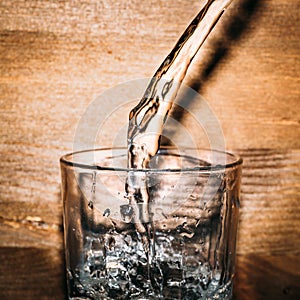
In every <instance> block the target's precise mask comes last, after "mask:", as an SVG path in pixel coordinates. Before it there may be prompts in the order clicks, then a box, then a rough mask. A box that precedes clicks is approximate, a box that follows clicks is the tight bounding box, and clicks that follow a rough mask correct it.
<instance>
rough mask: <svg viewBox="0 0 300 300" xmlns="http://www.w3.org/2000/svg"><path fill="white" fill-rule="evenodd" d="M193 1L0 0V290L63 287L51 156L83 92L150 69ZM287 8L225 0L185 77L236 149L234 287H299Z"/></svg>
mask: <svg viewBox="0 0 300 300" xmlns="http://www.w3.org/2000/svg"><path fill="white" fill-rule="evenodd" d="M201 3H203V1H202V2H201V1H198V0H197V1H196V0H182V1H169V0H167V1H162V0H151V1H147V3H146V2H145V3H144V2H143V1H138V0H128V1H113V0H100V1H96V0H91V1H83V0H77V1H74V0H62V1H50V0H45V1H41V0H29V1H25V0H0V115H1V117H0V153H1V154H0V167H1V169H0V170H1V171H0V259H1V264H0V299H13V300H18V299H64V298H65V295H66V290H65V277H64V258H63V243H62V241H63V239H62V236H63V232H62V205H61V200H60V173H59V163H58V160H59V157H60V156H61V155H62V154H64V153H65V152H70V151H72V148H73V143H74V134H75V132H76V126H77V124H78V122H80V120H81V119H82V117H83V115H84V114H85V112H86V108H87V107H88V105H89V104H90V103H92V102H93V100H94V99H95V98H96V97H97V96H98V95H99V94H101V93H102V92H103V91H105V90H106V89H107V88H110V87H113V86H116V85H118V84H120V83H122V82H126V81H129V80H132V79H136V78H143V77H149V76H151V75H152V74H153V73H154V71H155V69H156V68H157V67H158V65H159V64H160V62H161V61H162V60H163V58H164V57H165V56H166V54H168V52H169V51H170V49H171V47H172V46H173V45H174V43H175V42H176V40H177V38H178V37H179V35H180V33H181V32H182V31H183V30H184V28H185V27H186V25H187V24H188V22H189V21H190V20H191V19H192V17H193V16H194V15H195V13H196V11H198V9H199V7H200V5H201ZM299 8H300V1H299V0H294V1H287V0H278V1H277V0H251V1H250V0H235V1H234V3H233V5H232V6H231V7H230V8H229V9H228V11H227V12H226V14H225V15H224V17H223V18H222V22H221V23H219V24H218V25H217V27H216V30H215V31H214V33H213V35H212V36H211V37H210V38H209V40H208V41H207V42H206V44H205V47H204V48H203V49H202V51H201V52H200V53H199V55H197V57H196V58H195V61H194V63H193V66H192V67H191V70H190V71H189V72H188V75H187V78H186V80H185V84H186V85H189V86H192V87H193V88H195V89H196V90H198V91H199V92H200V93H201V94H202V95H203V96H204V98H205V99H206V100H207V103H209V105H210V107H211V109H212V111H213V112H214V114H215V115H216V117H217V119H218V120H219V122H220V124H221V126H222V129H223V132H224V137H225V141H226V146H227V148H228V149H233V150H234V151H235V152H238V153H239V154H241V156H242V157H243V158H244V169H243V180H242V199H241V217H240V226H239V238H238V260H237V278H236V286H235V299H238V300H250V299H251V300H260V299H299V294H300V284H299V282H300V274H299V269H300V261H299V256H300V255H299V254H300V253H299V249H300V230H299V228H300V201H299V200H300V196H299V195H300V171H299V170H300V140H299V136H300V106H299V78H300V76H299V69H300V68H299V58H300V50H299V47H300V46H299V38H300V36H299V35H300V34H299V30H298V24H299V16H300V9H299ZM199 105H200V104H199V103H193V104H192V105H191V108H190V109H191V110H192V111H193V110H197V109H199V107H200V106H199ZM127 115H128V107H126V109H125V108H124V111H120V112H119V113H118V114H117V115H116V116H112V120H111V121H112V122H111V123H110V124H111V126H108V127H107V129H106V130H105V131H104V132H101V135H100V137H99V139H98V140H97V143H98V145H99V146H107V145H110V144H111V143H112V138H111V137H110V135H111V133H112V132H118V131H119V129H120V127H121V126H123V124H124V122H126V120H127ZM183 122H184V120H183ZM184 124H189V123H188V121H186V123H184ZM195 130H196V129H195ZM194 134H195V136H198V137H199V139H200V137H201V134H200V133H199V132H194Z"/></svg>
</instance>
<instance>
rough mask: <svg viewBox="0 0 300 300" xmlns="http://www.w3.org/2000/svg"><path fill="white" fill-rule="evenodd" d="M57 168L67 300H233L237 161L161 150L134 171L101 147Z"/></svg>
mask: <svg viewBox="0 0 300 300" xmlns="http://www.w3.org/2000/svg"><path fill="white" fill-rule="evenodd" d="M60 163H61V175H62V195H63V205H64V236H65V254H66V268H67V280H68V297H69V299H106V300H108V299H113V300H121V299H130V300H133V299H140V300H142V299H143V300H146V299H185V300H189V299H196V300H199V299H231V297H232V285H233V277H234V265H235V253H236V233H237V225H238V213H239V190H240V179H241V165H242V159H241V158H239V157H236V156H234V155H232V154H229V153H223V152H218V151H211V150H201V149H180V150H179V149H175V148H162V149H160V151H159V153H158V154H157V155H156V156H155V157H153V158H152V160H151V163H150V165H149V169H143V170H137V169H128V168H127V167H126V166H127V150H126V149H99V150H90V151H83V152H77V153H72V154H68V155H65V156H63V157H62V158H61V160H60ZM132 189H133V190H134V191H135V201H133V200H132V198H130V197H129V196H128V190H132ZM139 193H146V194H147V195H146V197H142V198H141V197H140V195H139ZM141 199H143V200H141ZM146 199H147V201H145V200H146ZM142 201H143V202H142Z"/></svg>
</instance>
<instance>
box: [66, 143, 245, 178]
mask: <svg viewBox="0 0 300 300" xmlns="http://www.w3.org/2000/svg"><path fill="white" fill-rule="evenodd" d="M182 149H183V150H198V151H206V152H214V153H220V154H224V155H226V156H229V157H231V158H232V159H233V161H231V162H228V163H227V162H226V163H225V164H215V165H209V166H195V167H192V168H172V167H171V168H161V169H155V168H147V169H135V168H127V167H126V168H124V167H111V166H101V165H93V164H91V163H89V164H88V163H81V162H76V161H74V160H72V159H69V158H70V157H73V156H74V155H79V154H83V153H92V152H104V151H109V150H123V151H126V152H125V153H127V148H126V147H104V148H95V149H85V150H79V151H74V152H69V153H67V154H64V155H63V156H61V158H60V163H61V164H65V165H67V166H71V167H76V168H80V169H87V170H99V171H118V172H131V171H133V172H144V173H163V172H168V173H170V172H213V171H214V172H218V171H222V170H223V171H224V169H229V168H234V167H238V166H241V165H242V163H243V159H242V158H241V157H240V156H239V155H237V154H235V153H231V152H228V151H221V150H214V149H208V148H191V147H184V148H182ZM172 150H173V151H174V150H177V148H176V147H172V146H162V147H160V149H159V152H158V153H163V152H165V153H168V152H167V151H172ZM170 154H172V153H170ZM172 155H173V156H175V155H176V156H179V157H186V158H193V159H198V160H199V159H201V158H200V157H195V156H191V155H187V154H185V153H183V154H180V153H179V154H174V153H173V154H172ZM113 156H114V155H112V156H111V157H107V158H113Z"/></svg>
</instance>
